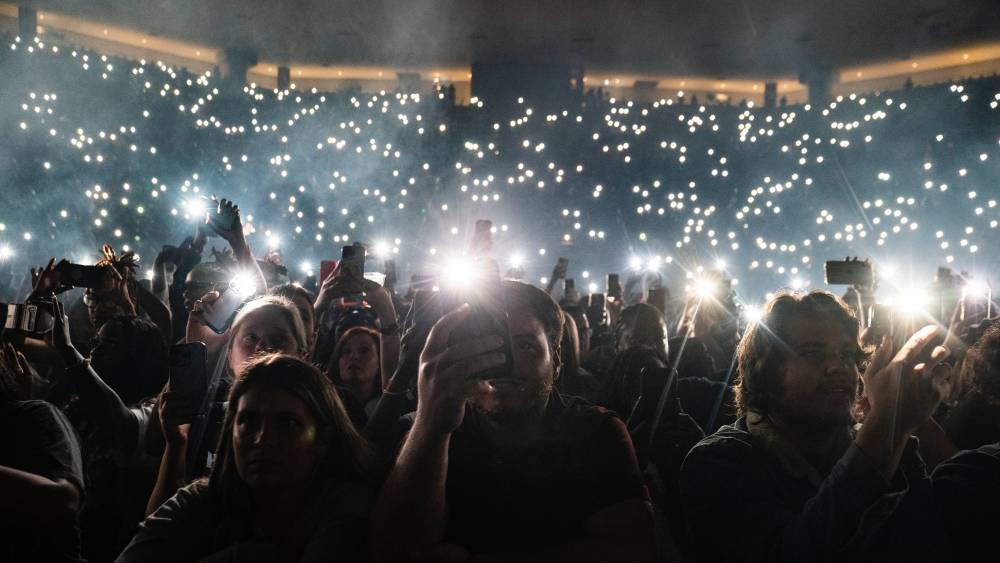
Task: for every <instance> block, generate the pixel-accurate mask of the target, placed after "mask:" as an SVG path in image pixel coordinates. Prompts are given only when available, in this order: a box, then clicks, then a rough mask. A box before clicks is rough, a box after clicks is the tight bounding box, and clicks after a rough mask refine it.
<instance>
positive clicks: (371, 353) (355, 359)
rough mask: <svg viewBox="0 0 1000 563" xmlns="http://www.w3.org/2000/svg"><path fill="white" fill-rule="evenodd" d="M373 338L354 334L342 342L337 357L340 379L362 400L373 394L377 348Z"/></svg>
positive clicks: (377, 365) (376, 369)
mask: <svg viewBox="0 0 1000 563" xmlns="http://www.w3.org/2000/svg"><path fill="white" fill-rule="evenodd" d="M376 346H377V344H376V342H375V340H374V339H373V338H372V337H371V336H369V335H367V334H355V335H354V336H352V337H350V338H349V339H348V340H346V341H345V342H344V347H343V348H342V349H341V350H340V357H338V358H337V362H338V367H339V368H340V380H341V381H343V382H344V385H346V386H348V387H350V388H351V389H353V390H354V391H355V392H357V393H358V394H359V395H360V396H359V398H360V399H361V400H362V401H367V400H368V399H371V396H372V395H374V394H375V385H374V383H375V378H376V377H377V376H378V368H379V361H378V349H377V348H376Z"/></svg>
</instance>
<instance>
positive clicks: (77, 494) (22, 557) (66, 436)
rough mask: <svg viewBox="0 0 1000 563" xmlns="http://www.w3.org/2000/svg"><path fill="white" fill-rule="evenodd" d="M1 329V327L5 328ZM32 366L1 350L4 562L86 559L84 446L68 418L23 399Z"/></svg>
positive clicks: (0, 544) (0, 551) (0, 541)
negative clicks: (81, 515) (82, 507)
mask: <svg viewBox="0 0 1000 563" xmlns="http://www.w3.org/2000/svg"><path fill="white" fill-rule="evenodd" d="M0 332H2V331H0ZM28 373H29V368H28V366H27V362H26V361H25V360H24V357H23V356H21V355H20V354H18V353H16V352H14V349H13V348H12V347H11V346H10V345H9V344H4V345H3V349H2V350H0V430H2V431H0V499H3V501H2V503H0V505H2V508H0V561H69V562H75V561H82V559H81V557H80V526H79V525H78V520H77V515H78V511H79V507H80V503H81V502H82V501H83V467H82V463H81V461H80V445H79V443H77V440H76V435H75V434H74V432H73V428H72V427H71V426H70V424H69V422H68V421H67V420H66V417H65V416H63V414H62V413H61V412H59V409H57V408H55V407H54V406H53V405H51V404H49V403H46V402H44V401H30V400H24V399H25V396H24V392H23V391H24V390H25V389H26V387H25V386H24V385H23V382H24V381H25V380H26V378H27V377H28Z"/></svg>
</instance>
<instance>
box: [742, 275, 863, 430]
mask: <svg viewBox="0 0 1000 563" xmlns="http://www.w3.org/2000/svg"><path fill="white" fill-rule="evenodd" d="M807 315H812V316H828V317H831V318H832V320H833V322H835V323H837V324H838V325H839V326H840V327H841V328H842V329H843V330H844V332H845V333H846V334H848V335H850V336H851V338H853V339H854V340H855V341H858V345H859V347H860V346H861V342H860V331H859V327H860V325H859V324H858V320H857V318H856V317H855V316H854V313H852V312H851V309H850V308H849V307H848V306H847V304H846V303H844V301H843V300H842V299H841V298H839V297H837V296H836V295H834V294H832V293H830V292H829V291H823V290H819V289H816V290H813V291H810V292H809V293H805V292H792V291H783V292H781V293H779V294H777V295H775V296H774V298H773V299H771V300H770V301H769V302H768V303H767V305H765V307H764V313H763V315H762V316H761V318H760V320H759V321H757V322H754V323H752V324H751V325H750V326H749V327H748V328H747V330H746V332H745V333H744V334H743V338H741V339H740V342H739V344H738V345H737V347H736V377H737V383H736V405H737V408H738V412H739V415H740V416H744V415H746V414H747V412H749V411H755V412H759V413H761V414H767V413H769V412H771V411H772V410H774V406H775V402H776V401H777V400H779V399H780V397H781V381H780V376H779V372H780V369H781V367H782V366H783V365H784V363H785V361H786V360H787V358H788V352H789V348H788V346H787V345H786V344H785V342H786V341H787V340H788V339H789V337H790V336H791V334H790V329H791V324H792V322H793V321H794V320H795V319H797V318H800V317H802V316H807ZM863 361H865V359H864V358H862V359H861V360H859V365H858V369H861V367H862V365H861V363H860V362H863Z"/></svg>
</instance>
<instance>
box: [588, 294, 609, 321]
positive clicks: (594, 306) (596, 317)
mask: <svg viewBox="0 0 1000 563" xmlns="http://www.w3.org/2000/svg"><path fill="white" fill-rule="evenodd" d="M604 302H605V299H604V294H603V293H592V294H590V298H589V303H588V304H587V321H588V322H589V323H590V326H591V327H595V328H596V327H599V326H601V325H603V324H604V321H605V315H604Z"/></svg>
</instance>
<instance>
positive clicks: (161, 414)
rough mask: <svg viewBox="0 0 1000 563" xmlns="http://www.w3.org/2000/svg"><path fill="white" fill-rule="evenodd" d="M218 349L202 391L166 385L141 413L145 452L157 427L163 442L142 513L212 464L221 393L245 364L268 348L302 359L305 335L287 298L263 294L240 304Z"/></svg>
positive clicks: (193, 317) (195, 317) (194, 317)
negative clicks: (191, 392) (189, 391)
mask: <svg viewBox="0 0 1000 563" xmlns="http://www.w3.org/2000/svg"><path fill="white" fill-rule="evenodd" d="M199 319H200V313H193V314H192V315H191V319H189V321H188V322H189V324H192V323H198V322H200V320H199ZM222 349H223V351H224V354H223V355H222V357H221V358H220V359H219V362H218V364H216V365H214V366H213V365H211V364H210V366H209V367H210V368H211V369H210V371H209V373H210V374H211V377H210V379H209V385H208V387H207V388H206V389H205V393H206V394H205V395H204V396H198V397H193V396H188V395H186V394H184V393H182V392H180V391H178V390H174V389H172V388H170V387H167V388H166V389H165V390H164V391H163V392H162V393H161V394H160V395H159V397H158V398H157V400H156V402H155V404H154V405H153V406H152V412H151V413H144V414H145V418H144V420H146V421H145V423H144V424H143V425H142V427H143V428H142V430H141V431H140V433H139V434H140V435H139V439H140V440H141V441H142V444H143V447H145V449H146V450H147V451H149V450H150V449H153V448H151V447H149V446H152V445H153V444H155V443H157V442H159V440H157V439H156V436H155V434H156V433H157V432H156V431H157V430H159V432H160V433H162V440H163V442H164V449H163V454H162V456H161V459H160V468H159V472H158V475H157V478H156V484H155V486H154V488H153V491H152V493H151V494H150V495H149V498H148V501H147V503H146V514H150V513H152V512H153V511H154V510H155V509H156V508H157V507H158V506H160V504H162V503H163V501H165V500H166V499H167V498H169V497H170V496H171V495H173V494H174V493H175V492H176V491H177V488H178V486H179V485H180V484H183V483H187V482H189V481H191V479H193V478H194V477H197V476H201V475H202V474H203V473H204V471H205V470H206V469H207V468H210V467H211V459H212V458H213V457H214V455H213V454H212V452H213V449H214V447H215V436H216V433H217V432H218V425H219V422H220V421H221V420H222V416H223V415H224V414H225V410H226V409H225V406H224V402H225V396H226V393H227V392H228V389H229V388H230V386H231V385H232V384H233V382H234V381H236V380H237V379H239V377H240V374H241V372H242V369H243V365H244V364H245V363H246V362H247V361H249V360H250V359H251V358H253V357H255V356H258V355H260V354H263V353H269V352H280V353H284V354H289V355H293V356H296V357H299V358H305V357H307V354H308V339H307V337H306V333H305V328H304V326H303V324H302V319H301V318H300V317H299V313H298V311H297V310H296V309H295V306H294V305H293V304H292V303H291V302H290V301H288V300H287V299H285V298H282V297H277V296H265V297H259V298H257V299H254V300H252V301H250V302H249V303H247V304H246V305H244V306H243V308H242V309H241V310H240V312H239V313H238V314H237V316H236V318H235V320H234V321H233V323H232V326H231V327H230V328H229V330H228V331H227V333H226V335H225V343H224V345H223V347H222ZM191 412H197V413H198V416H199V417H200V418H197V419H192V418H191V417H190V416H186V415H185V413H191ZM150 419H151V420H150ZM151 422H152V424H150V423H151ZM193 423H197V424H193ZM150 434H153V435H152V436H150Z"/></svg>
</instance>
